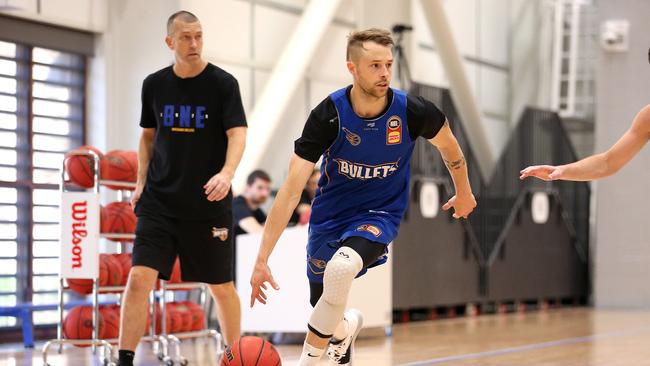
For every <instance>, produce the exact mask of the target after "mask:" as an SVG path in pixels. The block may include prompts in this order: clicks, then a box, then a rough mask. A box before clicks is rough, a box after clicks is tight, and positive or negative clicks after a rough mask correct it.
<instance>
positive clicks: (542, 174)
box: [519, 165, 564, 181]
mask: <svg viewBox="0 0 650 366" xmlns="http://www.w3.org/2000/svg"><path fill="white" fill-rule="evenodd" d="M519 173H520V174H521V175H520V176H519V179H521V180H524V179H526V178H528V177H535V178H538V179H541V180H545V181H549V180H558V179H562V177H563V176H564V168H563V167H561V166H553V165H533V166H529V167H527V168H525V169H523V170H521V172H519Z"/></svg>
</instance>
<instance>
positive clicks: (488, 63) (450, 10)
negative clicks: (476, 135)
mask: <svg viewBox="0 0 650 366" xmlns="http://www.w3.org/2000/svg"><path fill="white" fill-rule="evenodd" d="M444 8H445V10H446V12H447V13H446V15H447V18H448V21H449V24H450V25H451V28H452V33H453V36H454V39H455V42H456V44H457V47H458V49H459V52H460V53H461V56H462V57H464V60H465V63H464V67H465V71H466V73H467V78H468V81H469V83H470V87H471V89H472V92H473V94H474V97H475V100H476V102H477V103H478V106H479V109H480V110H481V111H482V112H483V122H484V123H485V126H486V131H487V134H488V137H489V142H490V144H491V148H492V150H493V151H495V152H496V153H497V157H498V154H500V152H501V150H502V149H503V147H504V145H505V143H506V142H507V138H508V136H509V133H510V132H509V128H510V122H511V115H510V102H509V96H510V85H509V83H510V74H509V73H510V67H511V65H510V59H509V44H508V42H509V39H508V30H509V27H508V25H509V23H508V19H509V17H508V12H509V0H453V1H449V0H448V1H444ZM411 22H412V24H413V28H414V30H413V36H412V37H411V44H410V52H409V55H410V58H409V61H410V66H411V72H412V74H413V78H414V80H416V81H418V82H421V83H425V84H430V85H435V86H440V87H449V81H448V80H447V77H446V75H445V73H444V68H443V66H442V62H441V60H440V56H439V55H438V52H437V49H436V45H435V42H434V41H433V39H432V37H431V32H430V30H429V27H428V24H427V21H426V19H425V17H424V14H423V10H422V7H421V3H420V0H411Z"/></svg>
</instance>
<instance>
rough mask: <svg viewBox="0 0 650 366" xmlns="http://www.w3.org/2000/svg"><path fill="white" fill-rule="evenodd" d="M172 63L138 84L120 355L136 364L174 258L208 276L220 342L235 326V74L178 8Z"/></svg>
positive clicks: (239, 127)
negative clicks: (213, 58)
mask: <svg viewBox="0 0 650 366" xmlns="http://www.w3.org/2000/svg"><path fill="white" fill-rule="evenodd" d="M165 41H166V43H167V46H168V47H169V49H170V50H172V51H173V52H174V56H175V63H174V64H173V65H172V66H169V67H165V68H163V69H161V70H159V71H157V72H155V73H153V74H151V75H149V76H147V78H146V79H145V80H144V82H143V84H142V115H141V118H140V126H141V127H142V135H141V138H140V146H139V150H138V163H139V166H138V180H137V187H136V189H135V191H134V193H133V197H132V200H131V203H132V205H133V207H134V210H135V212H136V214H137V216H138V223H137V228H136V239H135V243H134V246H133V267H132V268H131V272H130V274H129V280H128V283H127V288H126V291H125V296H124V299H123V306H122V316H121V329H120V339H119V349H120V352H119V353H120V355H119V356H120V361H119V362H120V365H122V366H124V365H132V363H133V357H134V351H135V348H136V346H137V344H138V342H139V340H140V338H141V337H142V335H143V333H144V331H145V324H146V318H147V317H146V314H147V309H148V305H147V299H148V295H149V292H150V291H151V290H152V289H153V288H154V286H155V282H156V280H157V278H163V279H169V278H170V275H171V271H172V267H173V265H174V262H175V260H176V258H177V257H178V258H179V259H180V264H181V277H182V280H183V281H194V282H204V283H207V284H208V287H209V288H210V291H211V293H212V296H213V298H214V300H215V302H216V304H217V317H218V319H219V324H220V326H221V332H222V334H223V337H224V339H225V342H226V344H232V343H233V342H234V340H235V339H236V338H238V337H239V334H240V318H241V315H240V303H239V297H238V295H237V292H236V290H235V287H234V285H233V268H232V267H233V255H232V253H233V243H232V214H231V211H232V210H231V201H232V193H231V190H230V185H231V180H232V177H233V175H234V174H235V170H236V168H237V166H238V165H239V161H240V160H241V156H242V154H243V151H244V145H245V141H246V117H245V115H244V109H243V106H242V102H241V96H240V93H239V86H238V84H237V80H236V79H235V78H234V77H233V76H232V75H230V74H229V73H227V72H226V71H224V70H222V69H220V68H218V67H217V66H215V65H212V64H210V63H208V62H207V61H205V60H203V59H202V57H201V51H202V46H203V39H202V30H201V23H200V22H199V20H198V18H197V17H196V16H195V15H193V14H192V13H189V12H186V11H179V12H177V13H174V14H173V15H172V16H170V17H169V19H168V21H167V37H166V39H165Z"/></svg>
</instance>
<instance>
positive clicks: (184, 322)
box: [169, 302, 193, 332]
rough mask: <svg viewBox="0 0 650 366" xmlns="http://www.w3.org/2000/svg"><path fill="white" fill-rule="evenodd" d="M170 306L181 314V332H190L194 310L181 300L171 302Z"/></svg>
mask: <svg viewBox="0 0 650 366" xmlns="http://www.w3.org/2000/svg"><path fill="white" fill-rule="evenodd" d="M169 305H170V307H172V308H173V309H174V311H175V312H177V313H178V314H179V315H180V318H181V325H180V329H179V332H189V331H191V330H192V321H193V318H192V312H191V311H190V309H189V308H188V307H187V306H186V305H185V304H183V303H181V302H172V303H169Z"/></svg>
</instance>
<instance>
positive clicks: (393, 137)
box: [386, 116, 402, 145]
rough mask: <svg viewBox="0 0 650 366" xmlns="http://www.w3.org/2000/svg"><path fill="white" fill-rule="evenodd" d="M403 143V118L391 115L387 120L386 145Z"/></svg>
mask: <svg viewBox="0 0 650 366" xmlns="http://www.w3.org/2000/svg"><path fill="white" fill-rule="evenodd" d="M401 143H402V119H401V118H399V116H391V117H390V118H388V122H386V145H399V144H401Z"/></svg>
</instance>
